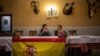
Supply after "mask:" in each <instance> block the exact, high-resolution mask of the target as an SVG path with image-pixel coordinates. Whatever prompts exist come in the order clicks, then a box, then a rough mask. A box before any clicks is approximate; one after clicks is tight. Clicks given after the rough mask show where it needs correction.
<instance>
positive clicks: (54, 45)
mask: <svg viewBox="0 0 100 56" xmlns="http://www.w3.org/2000/svg"><path fill="white" fill-rule="evenodd" d="M12 41H13V43H12V44H13V45H12V49H13V50H12V55H13V56H63V53H64V47H65V39H64V38H21V39H20V38H19V39H13V40H12Z"/></svg>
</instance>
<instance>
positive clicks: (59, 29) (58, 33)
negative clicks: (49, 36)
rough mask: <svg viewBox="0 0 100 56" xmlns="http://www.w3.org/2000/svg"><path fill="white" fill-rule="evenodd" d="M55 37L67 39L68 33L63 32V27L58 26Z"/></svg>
mask: <svg viewBox="0 0 100 56" xmlns="http://www.w3.org/2000/svg"><path fill="white" fill-rule="evenodd" d="M54 34H55V36H58V37H60V38H66V37H67V33H66V31H64V30H63V27H62V25H58V26H57V30H55V31H54Z"/></svg>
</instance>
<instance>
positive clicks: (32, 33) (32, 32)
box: [29, 31, 37, 36]
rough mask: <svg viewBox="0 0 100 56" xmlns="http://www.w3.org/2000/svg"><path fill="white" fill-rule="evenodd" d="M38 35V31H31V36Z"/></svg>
mask: <svg viewBox="0 0 100 56" xmlns="http://www.w3.org/2000/svg"><path fill="white" fill-rule="evenodd" d="M36 35H37V31H29V36H36Z"/></svg>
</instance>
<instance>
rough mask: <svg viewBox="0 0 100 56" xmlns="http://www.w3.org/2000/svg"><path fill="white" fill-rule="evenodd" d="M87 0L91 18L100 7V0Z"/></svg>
mask: <svg viewBox="0 0 100 56" xmlns="http://www.w3.org/2000/svg"><path fill="white" fill-rule="evenodd" d="M90 1H92V0H87V3H88V16H89V18H91V17H92V16H93V14H94V13H95V12H96V10H97V9H98V8H100V0H95V1H94V2H93V3H91V2H90Z"/></svg>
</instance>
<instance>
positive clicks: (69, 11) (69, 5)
mask: <svg viewBox="0 0 100 56" xmlns="http://www.w3.org/2000/svg"><path fill="white" fill-rule="evenodd" d="M73 5H74V2H72V3H66V4H65V6H64V9H63V13H64V14H65V15H70V14H72V10H73V7H72V6H73Z"/></svg>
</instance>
